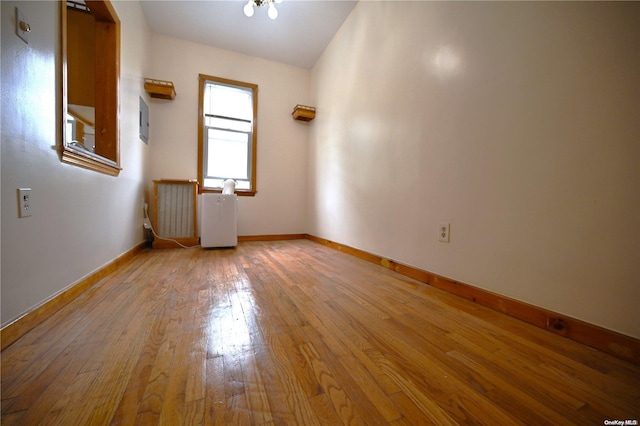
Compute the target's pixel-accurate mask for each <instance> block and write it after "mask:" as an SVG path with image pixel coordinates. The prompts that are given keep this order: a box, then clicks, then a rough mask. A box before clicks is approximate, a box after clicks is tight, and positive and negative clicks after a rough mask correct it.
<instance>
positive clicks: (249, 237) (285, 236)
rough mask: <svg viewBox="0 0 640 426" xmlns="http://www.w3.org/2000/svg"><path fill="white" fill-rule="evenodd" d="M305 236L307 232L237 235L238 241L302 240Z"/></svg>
mask: <svg viewBox="0 0 640 426" xmlns="http://www.w3.org/2000/svg"><path fill="white" fill-rule="evenodd" d="M306 237H307V234H274V235H238V242H243V241H284V240H304V239H305V238H306Z"/></svg>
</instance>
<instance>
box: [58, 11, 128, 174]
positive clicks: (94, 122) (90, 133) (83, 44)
mask: <svg viewBox="0 0 640 426" xmlns="http://www.w3.org/2000/svg"><path fill="white" fill-rule="evenodd" d="M61 16H62V23H61V35H62V60H61V63H62V117H63V125H62V143H61V147H62V161H63V162H65V163H70V164H74V165H77V166H80V167H84V168H87V169H90V170H95V171H98V172H101V173H106V174H109V175H112V176H117V175H118V174H119V173H120V170H121V169H120V149H119V123H118V107H119V99H118V87H119V77H120V21H119V19H118V16H117V14H116V13H115V10H114V9H113V6H112V5H111V3H110V2H109V1H108V0H86V1H83V0H77V1H70V0H69V1H61Z"/></svg>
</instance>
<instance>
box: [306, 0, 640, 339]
mask: <svg viewBox="0 0 640 426" xmlns="http://www.w3.org/2000/svg"><path fill="white" fill-rule="evenodd" d="M638 22H640V3H637V2H631V3H609V2H602V3H601V2H598V3H591V2H587V3H582V2H581V3H577V2H544V3H542V2H514V3H506V2H495V3H487V2H360V3H359V4H358V5H357V6H356V8H355V9H354V12H353V13H352V14H351V15H350V17H349V18H348V19H347V21H346V22H345V24H344V25H343V27H342V28H341V30H340V31H339V33H338V34H337V36H336V37H335V38H334V39H333V41H332V42H331V44H330V46H329V47H328V49H327V50H326V51H325V52H324V54H323V56H322V58H321V59H320V61H319V62H318V63H317V64H316V67H315V68H314V70H313V72H312V80H311V85H312V94H313V96H314V100H313V103H315V104H316V106H317V107H318V113H317V117H316V119H315V121H314V122H313V124H312V127H311V130H312V133H311V140H310V148H309V150H310V152H309V206H308V208H309V227H308V231H309V232H310V233H311V234H314V235H318V236H320V237H324V238H328V239H330V240H334V241H337V242H340V243H343V244H347V245H350V246H354V247H357V248H360V249H364V250H366V251H369V252H373V253H376V254H379V255H382V256H386V257H388V258H392V259H394V260H397V261H399V262H403V263H406V264H409V265H413V266H415V267H418V268H421V269H426V270H428V271H432V272H435V273H438V274H441V275H444V276H447V277H450V278H453V279H456V280H459V281H461V282H465V283H468V284H471V285H474V286H477V287H481V288H484V289H487V290H490V291H493V292H496V293H499V294H502V295H506V296H509V297H513V298H516V299H519V300H521V301H525V302H528V303H531V304H534V305H537V306H540V307H544V308H547V309H550V310H553V311H556V312H559V313H563V314H566V315H570V316H573V317H576V318H579V319H582V320H585V321H588V322H590V323H594V324H598V325H601V326H603V327H606V328H609V329H612V330H616V331H619V332H622V333H625V334H628V335H630V336H634V337H640V310H638V300H640V262H639V260H640V112H639V111H640V55H638V52H639V51H640V26H638ZM440 221H449V222H451V242H450V243H441V242H438V239H437V235H436V232H437V231H436V230H437V225H438V222H440Z"/></svg>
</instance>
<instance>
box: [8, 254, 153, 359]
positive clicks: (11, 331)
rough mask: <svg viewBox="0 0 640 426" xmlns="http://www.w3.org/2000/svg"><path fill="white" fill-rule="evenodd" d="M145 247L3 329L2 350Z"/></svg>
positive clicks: (97, 272)
mask: <svg viewBox="0 0 640 426" xmlns="http://www.w3.org/2000/svg"><path fill="white" fill-rule="evenodd" d="M145 246H146V243H145V242H143V243H140V244H138V245H137V246H135V247H133V248H132V249H131V250H129V251H127V252H125V253H123V254H122V255H120V256H118V257H117V258H115V259H114V260H112V261H111V262H109V263H108V264H106V265H104V266H103V267H102V268H100V269H99V270H97V271H95V272H93V273H92V274H90V275H89V276H87V277H85V278H82V279H81V280H80V281H78V282H76V283H75V284H73V285H71V286H70V287H68V288H67V289H65V290H63V291H62V292H60V293H58V294H56V295H55V296H53V297H52V298H51V299H49V300H47V301H45V302H43V303H42V304H41V305H39V306H37V307H35V308H33V309H32V310H30V311H29V312H27V313H25V314H24V315H22V316H21V317H20V318H17V319H16V320H14V321H12V322H10V323H9V324H7V325H5V326H4V327H2V329H1V330H0V341H1V343H0V350H5V348H7V347H9V346H10V345H11V344H12V343H13V342H15V341H16V340H18V339H19V338H20V337H22V336H24V335H25V334H26V333H27V332H29V330H31V329H33V328H34V327H35V326H36V325H38V324H40V323H41V322H42V321H44V320H45V319H47V318H48V317H50V316H51V315H53V314H54V313H55V312H57V311H58V310H60V309H61V308H62V307H64V306H65V305H66V304H68V303H69V302H71V301H72V300H73V299H75V298H76V297H78V296H80V295H81V294H82V293H84V292H85V291H86V290H87V289H88V288H90V287H91V286H93V285H94V284H95V283H97V282H98V281H100V280H101V279H103V278H104V277H106V276H107V275H109V274H111V273H112V272H114V271H115V270H117V269H118V268H120V267H121V266H122V265H124V264H125V263H126V262H128V261H129V260H131V259H132V258H133V257H135V256H136V255H137V254H138V253H139V252H140V251H142V249H143V248H144V247H145Z"/></svg>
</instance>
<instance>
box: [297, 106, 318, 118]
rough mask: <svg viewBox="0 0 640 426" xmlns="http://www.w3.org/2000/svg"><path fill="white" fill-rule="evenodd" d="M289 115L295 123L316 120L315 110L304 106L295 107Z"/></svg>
mask: <svg viewBox="0 0 640 426" xmlns="http://www.w3.org/2000/svg"><path fill="white" fill-rule="evenodd" d="M291 115H292V116H293V119H294V120H297V121H311V120H313V119H314V118H316V109H315V108H314V107H310V106H306V105H296V106H295V107H294V108H293V112H292V113H291Z"/></svg>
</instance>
